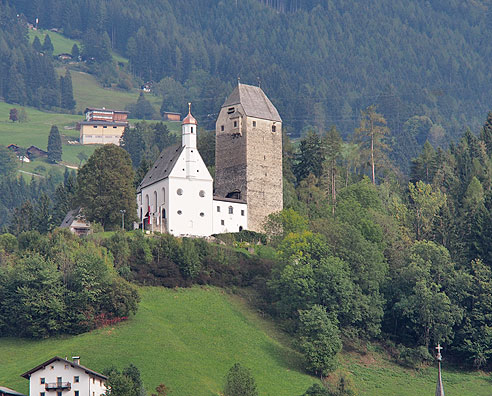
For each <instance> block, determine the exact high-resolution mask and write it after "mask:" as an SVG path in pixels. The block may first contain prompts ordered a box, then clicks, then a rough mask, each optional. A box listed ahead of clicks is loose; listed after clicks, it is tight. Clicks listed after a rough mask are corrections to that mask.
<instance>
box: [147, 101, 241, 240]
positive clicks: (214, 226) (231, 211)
mask: <svg viewBox="0 0 492 396" xmlns="http://www.w3.org/2000/svg"><path fill="white" fill-rule="evenodd" d="M181 135H182V139H181V144H177V145H174V146H170V147H168V148H166V149H164V150H163V151H162V152H161V154H160V155H159V158H158V159H157V161H156V162H155V163H154V165H153V166H152V168H151V169H150V170H149V172H147V174H146V175H145V177H144V179H143V180H142V182H141V183H140V185H139V187H138V189H137V203H138V216H139V220H140V224H141V226H142V228H144V229H145V230H149V231H151V232H168V233H170V234H172V235H174V236H180V237H183V236H200V237H205V236H210V235H212V234H219V233H224V232H238V231H241V230H245V229H247V228H248V223H247V219H248V213H247V210H248V208H247V204H246V202H245V201H242V200H239V199H233V198H219V197H214V196H213V178H212V176H211V175H210V172H209V171H208V169H207V167H206V165H205V163H204V162H203V159H202V157H201V156H200V153H199V152H198V150H197V121H196V119H195V118H194V117H193V116H192V115H191V110H189V112H188V115H187V116H186V118H185V119H184V120H183V122H182V130H181Z"/></svg>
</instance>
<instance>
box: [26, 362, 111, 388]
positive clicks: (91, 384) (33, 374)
mask: <svg viewBox="0 0 492 396" xmlns="http://www.w3.org/2000/svg"><path fill="white" fill-rule="evenodd" d="M72 359H73V361H69V360H67V359H63V358H60V357H58V356H55V357H54V358H51V359H50V360H47V361H46V362H44V363H41V364H40V365H39V366H36V367H34V368H33V369H31V370H29V371H27V372H25V373H24V374H22V375H21V376H22V377H24V378H26V379H28V380H29V395H30V396H102V395H103V394H104V393H105V392H106V380H107V378H106V376H104V375H102V374H99V373H97V372H95V371H93V370H90V369H88V368H87V367H84V366H81V365H80V358H79V357H73V358H72Z"/></svg>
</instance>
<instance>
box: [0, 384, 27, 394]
mask: <svg viewBox="0 0 492 396" xmlns="http://www.w3.org/2000/svg"><path fill="white" fill-rule="evenodd" d="M0 395H12V396H26V395H24V394H23V393H19V392H17V391H15V390H13V389H9V388H6V387H5V386H0Z"/></svg>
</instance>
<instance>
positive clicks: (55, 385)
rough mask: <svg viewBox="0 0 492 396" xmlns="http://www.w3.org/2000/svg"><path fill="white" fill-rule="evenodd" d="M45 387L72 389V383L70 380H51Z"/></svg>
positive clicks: (48, 389) (50, 389)
mask: <svg viewBox="0 0 492 396" xmlns="http://www.w3.org/2000/svg"><path fill="white" fill-rule="evenodd" d="M44 388H45V389H46V390H47V391H52V390H56V391H57V390H70V389H72V384H71V383H70V382H50V383H46V384H45V386H44Z"/></svg>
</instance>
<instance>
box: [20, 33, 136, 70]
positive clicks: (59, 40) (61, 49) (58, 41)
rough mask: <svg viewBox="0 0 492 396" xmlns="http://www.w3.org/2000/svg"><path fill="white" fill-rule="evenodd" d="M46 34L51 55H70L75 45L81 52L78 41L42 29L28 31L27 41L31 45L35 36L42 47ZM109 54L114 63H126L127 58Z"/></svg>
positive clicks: (80, 45)
mask: <svg viewBox="0 0 492 396" xmlns="http://www.w3.org/2000/svg"><path fill="white" fill-rule="evenodd" d="M46 34H48V35H49V36H50V40H51V44H53V55H59V54H71V53H72V47H73V45H74V44H77V46H78V47H79V50H80V51H82V44H81V42H80V41H79V40H72V39H70V38H68V37H65V36H64V35H62V34H60V33H57V32H51V31H49V30H44V29H38V30H32V29H29V41H30V42H31V43H32V42H33V40H34V37H36V36H37V37H38V38H39V40H40V41H41V45H42V44H43V42H44V37H45V36H46ZM111 54H112V55H113V60H114V61H116V62H121V63H127V62H128V59H127V58H124V57H123V56H121V55H119V54H117V53H116V52H114V51H111Z"/></svg>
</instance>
